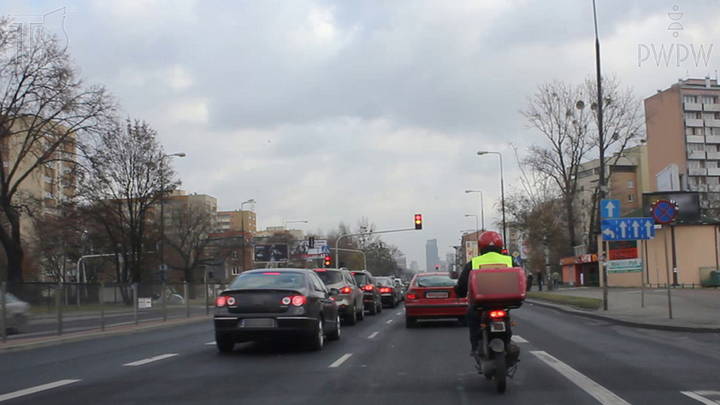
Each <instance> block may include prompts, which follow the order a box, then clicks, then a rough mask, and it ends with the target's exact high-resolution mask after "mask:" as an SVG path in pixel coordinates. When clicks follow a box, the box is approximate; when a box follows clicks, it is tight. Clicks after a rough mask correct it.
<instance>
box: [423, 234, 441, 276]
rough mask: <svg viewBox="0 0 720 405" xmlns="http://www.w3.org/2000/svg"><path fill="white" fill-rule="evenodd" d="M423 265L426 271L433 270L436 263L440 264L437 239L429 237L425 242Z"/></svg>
mask: <svg viewBox="0 0 720 405" xmlns="http://www.w3.org/2000/svg"><path fill="white" fill-rule="evenodd" d="M425 265H426V266H427V267H426V270H427V271H433V270H435V266H436V265H440V256H438V246H437V239H430V240H429V241H427V242H426V243H425Z"/></svg>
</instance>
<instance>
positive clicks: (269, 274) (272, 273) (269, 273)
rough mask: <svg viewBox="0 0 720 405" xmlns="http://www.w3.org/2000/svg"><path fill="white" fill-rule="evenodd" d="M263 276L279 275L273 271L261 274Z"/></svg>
mask: <svg viewBox="0 0 720 405" xmlns="http://www.w3.org/2000/svg"><path fill="white" fill-rule="evenodd" d="M263 275H265V276H279V275H280V273H279V272H277V271H275V272H265V273H263Z"/></svg>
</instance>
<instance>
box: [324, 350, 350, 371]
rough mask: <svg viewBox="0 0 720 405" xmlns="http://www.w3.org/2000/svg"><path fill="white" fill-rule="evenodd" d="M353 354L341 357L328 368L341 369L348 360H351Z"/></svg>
mask: <svg viewBox="0 0 720 405" xmlns="http://www.w3.org/2000/svg"><path fill="white" fill-rule="evenodd" d="M352 355H353V354H352V353H345V354H343V355H342V357H340V358H339V359H337V360H335V363H333V364H331V365H329V366H328V368H338V367H340V366H341V365H342V364H343V363H345V361H347V359H349V358H350V357H351V356H352Z"/></svg>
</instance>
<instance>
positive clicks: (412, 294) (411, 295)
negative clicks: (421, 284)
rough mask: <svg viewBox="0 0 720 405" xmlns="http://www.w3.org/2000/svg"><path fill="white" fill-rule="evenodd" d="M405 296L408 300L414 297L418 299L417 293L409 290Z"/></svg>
mask: <svg viewBox="0 0 720 405" xmlns="http://www.w3.org/2000/svg"><path fill="white" fill-rule="evenodd" d="M406 297H407V299H409V300H416V299H418V296H417V294H415V293H414V292H409V293H407V295H406Z"/></svg>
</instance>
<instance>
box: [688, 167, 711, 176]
mask: <svg viewBox="0 0 720 405" xmlns="http://www.w3.org/2000/svg"><path fill="white" fill-rule="evenodd" d="M688 175H690V176H707V169H705V168H701V167H693V168H690V169H688Z"/></svg>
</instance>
